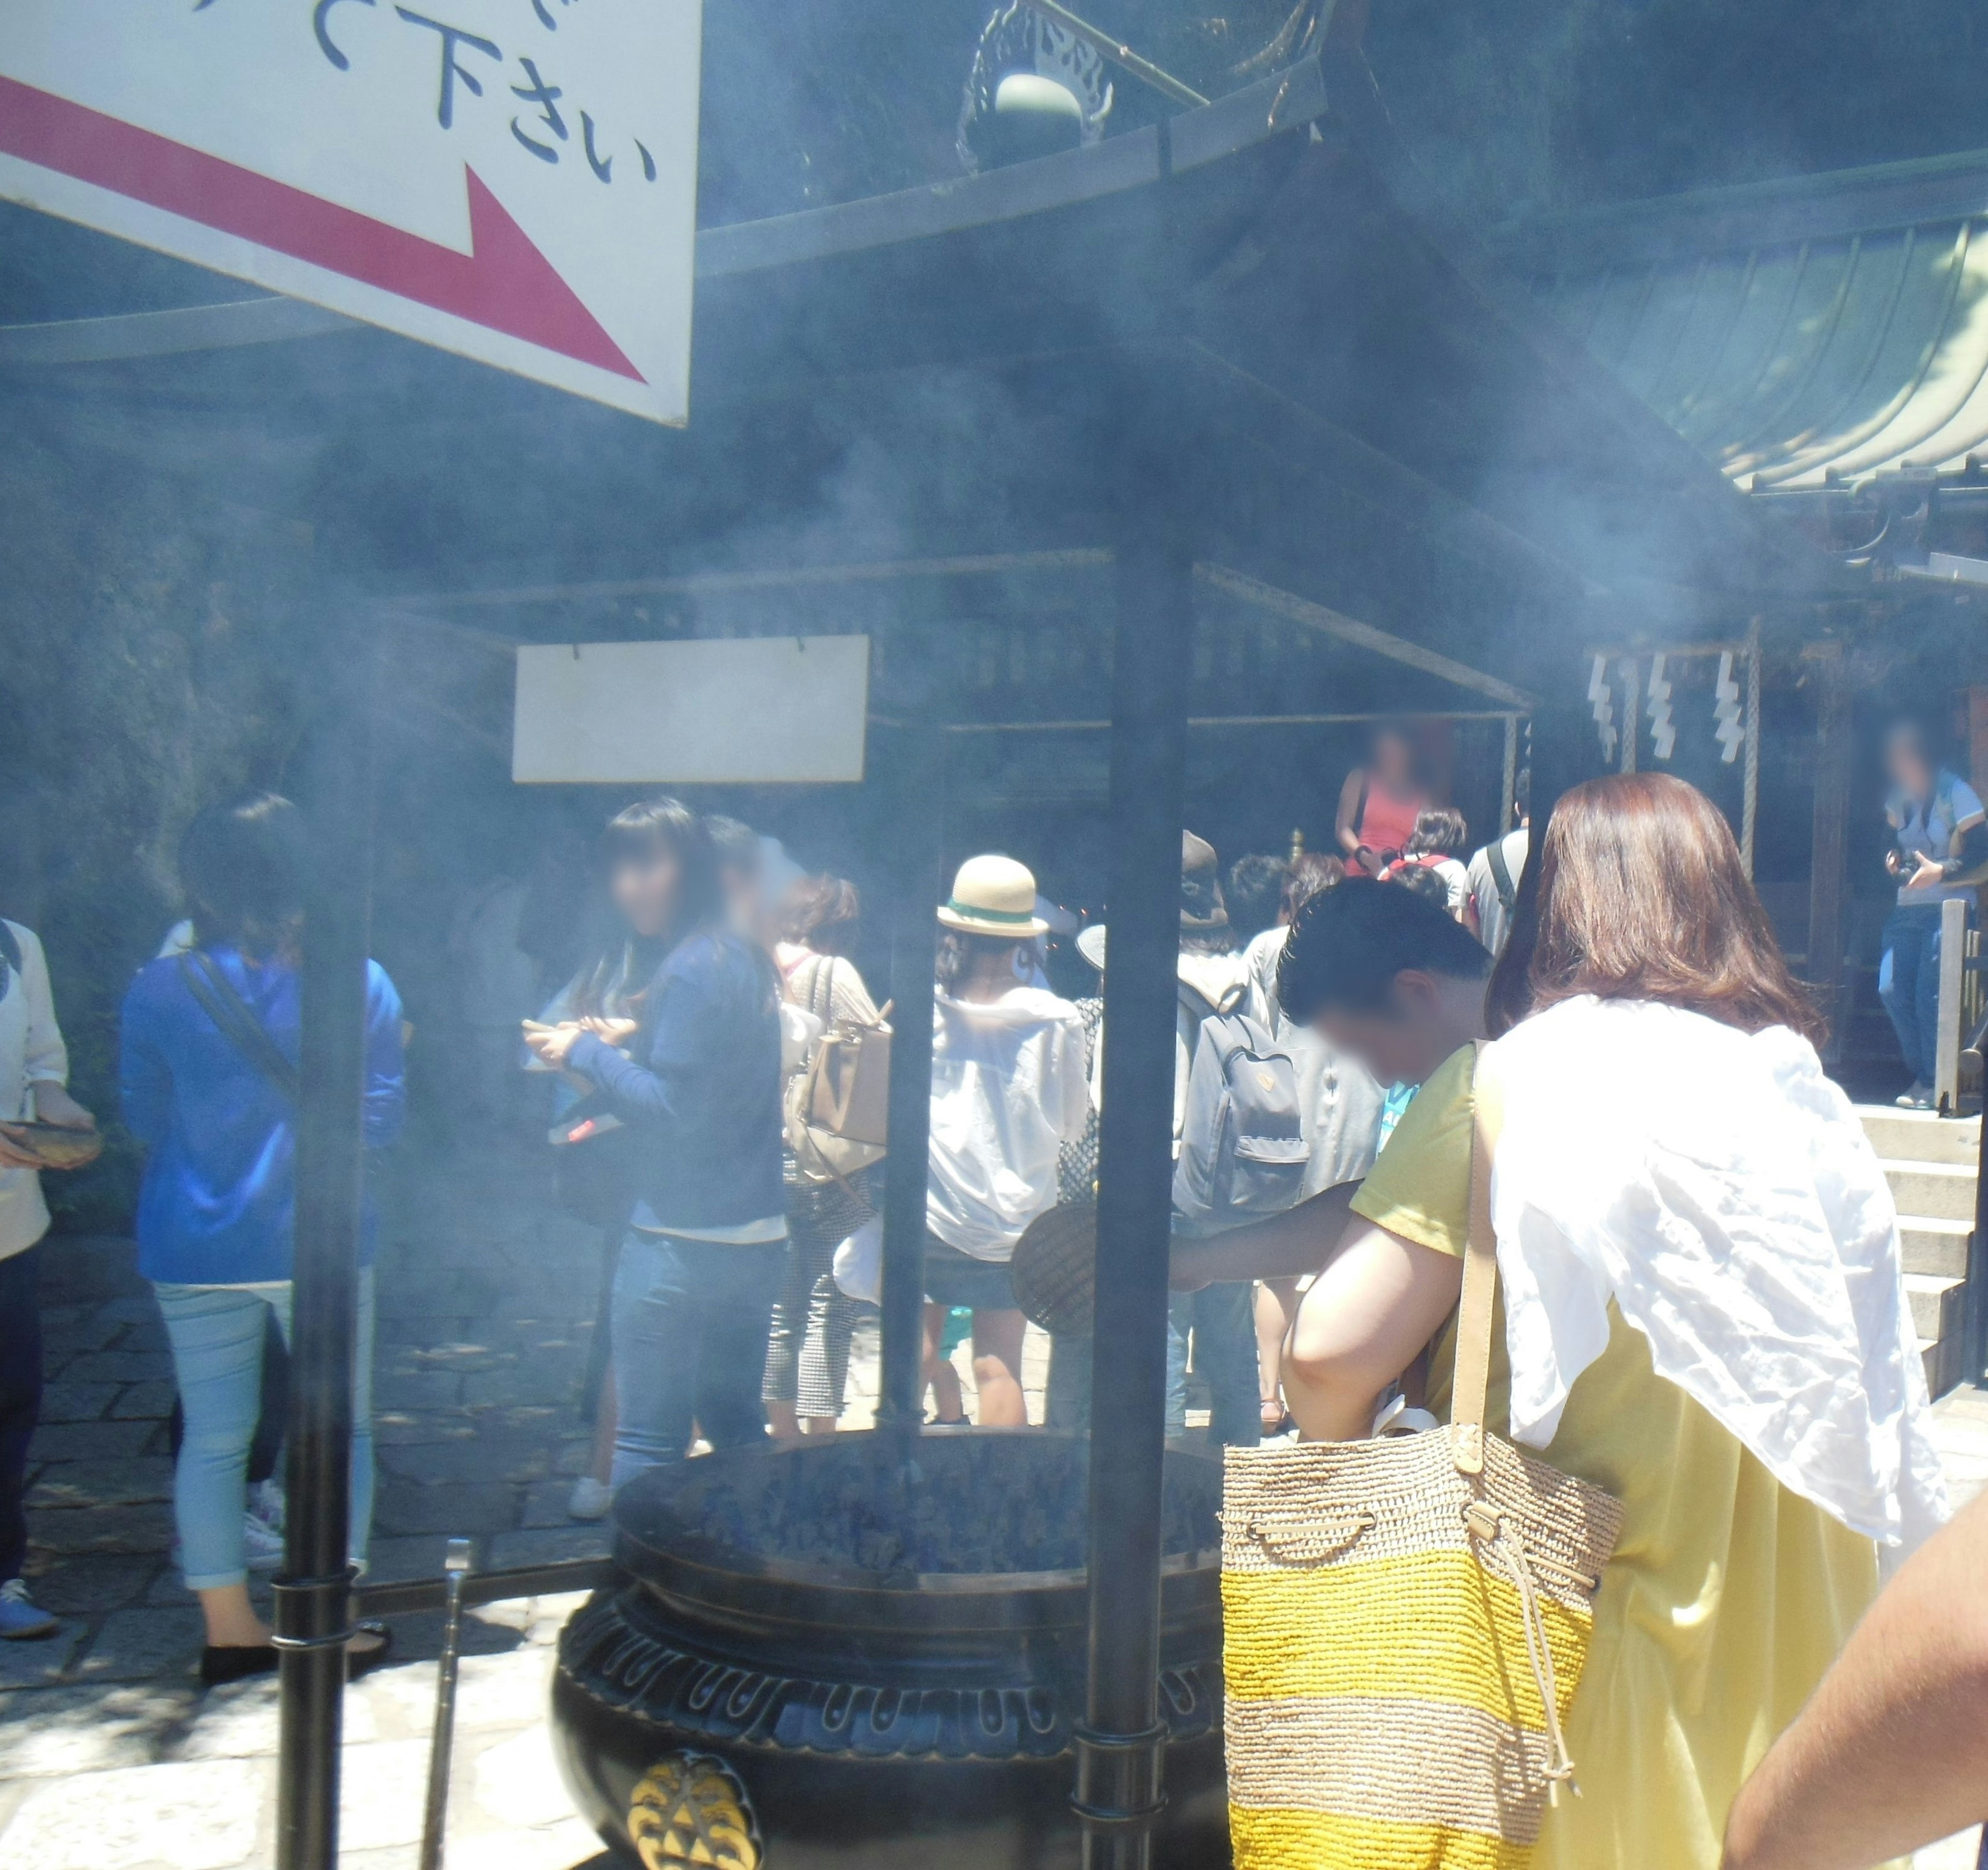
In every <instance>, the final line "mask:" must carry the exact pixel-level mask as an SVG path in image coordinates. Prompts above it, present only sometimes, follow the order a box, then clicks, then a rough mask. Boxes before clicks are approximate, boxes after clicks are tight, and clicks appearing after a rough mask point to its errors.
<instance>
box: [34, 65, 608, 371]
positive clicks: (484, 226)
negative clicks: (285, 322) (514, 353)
mask: <svg viewBox="0 0 1988 1870" xmlns="http://www.w3.org/2000/svg"><path fill="white" fill-rule="evenodd" d="M0 153H4V154H7V155H9V156H17V157H19V158H20V159H21V160H22V161H23V162H31V163H33V164H35V165H36V166H37V167H41V168H44V169H53V170H56V172H57V173H58V174H63V175H69V176H73V177H75V178H76V180H77V181H82V182H88V183H90V184H93V186H94V187H99V188H107V189H109V190H110V191H112V192H113V194H120V195H126V196H128V197H130V198H131V199H132V200H134V201H143V202H145V203H147V204H149V205H150V206H151V207H154V208H164V210H165V211H167V213H168V214H179V215H182V216H184V218H186V219H187V220H188V221H198V222H199V223H200V224H201V225H202V226H203V227H209V228H218V229H219V230H220V231H221V232H222V233H224V234H234V235H239V236H240V237H241V238H242V239H244V240H248V241H254V242H255V244H256V245H258V246H260V247H268V248H272V249H273V250H274V251H276V252H279V253H286V254H288V255H290V257H291V258H293V259H299V260H304V261H307V262H309V264H310V265H313V266H322V267H323V268H325V270H326V272H335V273H339V274H342V275H343V276H344V277H345V278H348V279H358V280H362V281H363V282H365V283H366V284H367V285H376V286H378V287H379V288H380V290H382V291H383V292H392V293H394V294H395V295H397V296H399V297H400V298H402V299H412V300H414V302H416V303H417V304H418V305H431V306H432V307H434V309H435V310H437V311H438V312H450V313H452V314H453V315H454V316H456V317H458V318H462V319H468V320H469V321H470V322H472V323H474V324H478V325H482V326H486V327H487V328H488V329H491V330H492V331H501V332H505V334H506V335H507V336H511V337H514V338H522V339H524V341H525V342H526V343H528V344H536V345H539V346H543V348H544V349H546V350H550V351H556V352H558V353H560V356H565V357H572V358H575V359H577V360H578V361H580V363H590V364H593V365H596V366H598V367H599V368H600V369H601V370H611V371H613V372H614V373H615V374H616V375H617V376H627V377H632V378H634V380H635V381H636V382H637V383H640V382H641V381H642V380H643V377H642V373H641V372H640V371H639V370H637V369H636V368H635V366H634V365H633V364H632V363H630V362H629V361H628V359H627V358H626V357H624V356H623V355H622V354H621V350H620V346H618V345H617V344H616V343H615V342H614V339H612V338H610V336H608V335H607V332H605V331H603V329H601V328H600V323H599V322H598V321H597V319H595V318H594V316H593V313H592V312H590V311H588V310H587V307H586V306H585V305H583V304H582V303H581V302H580V299H579V296H578V295H576V293H575V292H574V291H573V289H572V287H571V286H570V285H567V284H566V282H565V280H563V279H562V278H560V275H559V274H558V273H557V272H555V271H554V270H553V265H552V263H551V262H549V260H547V259H546V256H545V255H543V253H541V252H540V251H539V250H538V248H536V247H535V246H533V245H532V242H531V240H530V238H529V237H528V236H527V235H526V232H525V231H524V229H523V228H521V227H519V225H518V224H517V222H516V221H513V220H512V218H511V217H510V216H509V214H506V213H505V211H504V208H503V205H502V203H501V202H499V201H498V199H497V197H495V195H493V194H492V193H491V192H490V191H489V189H488V188H486V187H485V186H484V185H483V183H482V181H481V180H480V179H479V178H478V175H477V174H476V171H475V170H474V169H470V168H465V170H463V174H464V177H465V181H467V183H468V190H469V246H470V250H469V251H468V252H467V253H458V252H457V251H455V248H453V247H445V246H441V245H438V244H437V243H436V242H434V241H428V240H423V239H421V238H420V237H419V236H418V235H414V234H409V233H407V232H406V231H404V230H403V229H401V228H396V227H391V226H389V225H388V224H387V223H386V222H385V221H375V220H373V219H372V218H370V216H367V215H365V214H358V213H356V212H354V211H353V210H352V209H350V208H340V206H339V205H338V204H336V202H333V201H325V200H324V199H323V197H320V196H317V195H313V194H305V193H304V191H303V190H302V189H300V188H292V187H289V184H286V183H283V182H278V181H272V180H271V179H270V178H269V177H268V176H266V175H258V174H256V173H255V170H252V169H244V168H241V167H238V166H237V165H236V164H234V163H232V162H223V161H222V160H221V158H220V157H218V156H209V155H207V154H205V153H204V152H202V151H201V150H196V149H190V148H189V147H188V146H187V145H186V144H185V143H175V142H174V141H173V140H171V138H170V137H161V136H155V135H154V134H153V133H152V132H151V131H150V130H140V129H139V128H137V126H136V125H134V124H130V123H124V122H123V121H122V120H120V119H118V118H117V117H113V116H105V115H104V114H103V113H102V112H101V111H97V110H90V109H88V108H87V107H86V106H83V105H82V104H75V103H70V102H69V100H68V99H66V98H63V97H57V96H55V95H54V94H53V93H51V92H48V91H38V90H36V89H35V88H34V87H33V86H31V85H25V84H20V83H16V82H15V80H14V79H11V78H0Z"/></svg>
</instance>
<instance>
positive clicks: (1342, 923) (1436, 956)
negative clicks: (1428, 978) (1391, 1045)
mask: <svg viewBox="0 0 1988 1870" xmlns="http://www.w3.org/2000/svg"><path fill="white" fill-rule="evenodd" d="M1408 968H1420V969H1422V970H1424V971H1425V972H1427V973H1429V974H1443V975H1446V976H1447V977H1449V978H1450V979H1451V980H1453V981H1481V980H1483V978H1484V977H1485V976H1486V974H1489V972H1490V970H1491V957H1490V956H1489V954H1486V952H1485V951H1484V950H1483V947H1481V946H1480V945H1479V943H1478V941H1477V940H1476V937H1473V936H1472V935H1471V934H1470V933H1469V931H1468V930H1466V929H1465V928H1464V927H1462V925H1461V924H1460V923H1457V922H1456V921H1455V920H1452V918H1451V916H1449V914H1448V913H1447V912H1446V911H1445V910H1442V909H1440V908H1439V907H1438V906H1436V905H1435V903H1429V902H1425V901H1424V900H1422V897H1421V896H1419V895H1418V893H1416V892H1415V891H1414V890H1412V889H1399V888H1398V887H1396V886H1394V885H1392V884H1389V883H1374V882H1373V881H1372V880H1371V879H1368V878H1366V877H1358V876H1349V877H1348V878H1347V879H1346V880H1345V882H1344V883H1341V885H1340V886H1339V887H1338V888H1337V889H1327V890H1325V891H1323V892H1322V893H1320V894H1319V895H1317V896H1313V898H1312V900H1310V902H1309V903H1306V904H1305V906H1304V907H1303V908H1302V909H1301V910H1299V911H1298V916H1297V920H1296V921H1295V922H1293V923H1292V924H1291V932H1290V934H1289V935H1287V936H1286V937H1285V938H1284V952H1283V957H1282V958H1281V959H1280V960H1279V961H1278V963H1277V998H1278V1001H1279V1002H1280V1004H1282V1006H1283V1010H1284V1011H1285V1013H1286V1014H1287V1015H1288V1016H1289V1017H1290V1018H1292V1019H1293V1020H1295V1021H1297V1022H1298V1023H1299V1024H1304V1023H1305V1022H1306V1021H1308V1020H1310V1019H1313V1018H1315V1017H1316V1016H1317V1014H1319V1013H1320V1012H1321V1011H1324V1009H1325V1008H1328V1007H1334V1008H1344V1009H1345V1010H1346V1011H1349V1012H1375V1011H1379V1010H1380V1009H1381V1008H1384V1007H1385V1006H1386V1005H1387V1004H1388V994H1389V992H1390V991H1391V988H1392V987H1393V986H1394V983H1395V975H1397V974H1400V973H1401V972H1403V971H1404V970H1406V969H1408Z"/></svg>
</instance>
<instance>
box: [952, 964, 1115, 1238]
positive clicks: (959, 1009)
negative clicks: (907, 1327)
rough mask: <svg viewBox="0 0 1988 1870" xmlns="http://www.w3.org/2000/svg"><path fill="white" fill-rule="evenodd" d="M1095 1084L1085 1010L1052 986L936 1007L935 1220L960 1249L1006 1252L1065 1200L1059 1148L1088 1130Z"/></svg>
mask: <svg viewBox="0 0 1988 1870" xmlns="http://www.w3.org/2000/svg"><path fill="white" fill-rule="evenodd" d="M1089 1114H1090V1089H1089V1087H1088V1085H1087V1084H1086V1083H1085V1082H1084V1020H1083V1018H1082V1016H1081V1015H1080V1014H1079V1013H1078V1011H1077V1008H1074V1007H1073V1006H1072V1005H1071V1004H1070V1002H1069V1001H1067V1000H1060V999H1058V998H1057V996H1056V995H1055V994H1051V993H1046V992H1045V991H1043V990H1042V989H1041V988H1040V987H1016V988H1014V989H1013V990H1012V991H1009V992H1008V993H1006V994H1002V997H1000V998H999V1000H995V1001H986V1002H981V1001H965V1000H955V999H954V998H953V997H952V996H951V995H950V994H945V993H943V992H942V993H939V994H935V996H934V997H933V1005H932V1088H931V1159H930V1160H931V1172H930V1174H929V1175H928V1178H927V1180H926V1184H925V1220H926V1224H927V1225H928V1227H930V1228H931V1230H932V1232H933V1233H935V1234H937V1235H938V1237H939V1238H940V1239H941V1240H943V1241H945V1244H947V1245H948V1247H956V1248H958V1251H960V1252H962V1253H964V1254H971V1255H972V1257H974V1258H975V1259H976V1260H992V1261H1006V1259H1008V1258H1009V1256H1010V1255H1011V1254H1013V1252H1014V1251H1015V1243H1016V1241H1017V1240H1019V1239H1020V1238H1021V1237H1022V1232H1023V1229H1024V1228H1025V1227H1027V1226H1028V1224H1029V1222H1030V1221H1032V1220H1034V1219H1035V1218H1036V1216H1037V1215H1038V1214H1040V1213H1043V1211H1044V1210H1046V1209H1048V1208H1050V1207H1054V1206H1055V1205H1056V1198H1057V1156H1058V1154H1059V1153H1060V1151H1061V1149H1062V1148H1063V1145H1064V1144H1065V1143H1074V1142H1075V1141H1076V1140H1077V1138H1078V1137H1079V1136H1082V1135H1083V1133H1084V1124H1085V1122H1086V1121H1087V1118H1088V1116H1089Z"/></svg>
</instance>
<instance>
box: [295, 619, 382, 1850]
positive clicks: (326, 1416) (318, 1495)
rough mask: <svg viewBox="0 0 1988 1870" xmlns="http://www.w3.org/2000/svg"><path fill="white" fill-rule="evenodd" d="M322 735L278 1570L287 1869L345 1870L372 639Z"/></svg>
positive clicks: (308, 909) (308, 924)
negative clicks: (285, 1496)
mask: <svg viewBox="0 0 1988 1870" xmlns="http://www.w3.org/2000/svg"><path fill="white" fill-rule="evenodd" d="M343 646H344V647H345V648H347V650H348V651H350V652H353V653H351V654H350V656H349V658H348V660H347V661H346V663H345V665H344V670H345V673H346V676H347V680H344V681H343V682H341V683H340V686H339V687H338V688H337V689H336V690H334V691H333V694H334V699H333V706H332V707H330V709H329V710H328V711H327V717H326V720H325V721H324V722H323V730H322V731H321V732H320V735H319V736H318V740H317V746H316V757H315V758H314V760H313V765H312V768H311V771H310V774H309V778H310V785H309V793H308V796H307V798H306V801H305V803H306V805H307V806H308V808H309V822H310V827H311V840H312V875H311V878H310V882H309V893H308V895H307V897H306V905H305V916H304V943H303V947H304V952H303V1059H302V1071H301V1074H300V1075H301V1078H302V1093H301V1098H300V1101H299V1109H298V1112H297V1161H296V1284H295V1287H294V1291H293V1302H294V1307H295V1310H294V1314H293V1324H292V1339H291V1359H290V1416H289V1476H288V1488H289V1524H288V1531H287V1535H286V1540H285V1544H284V1552H283V1561H284V1565H283V1575H282V1576H281V1577H279V1578H278V1579H277V1580H276V1643H277V1646H278V1647H279V1649H280V1650H281V1652H282V1679H281V1683H280V1692H279V1706H280V1711H281V1716H282V1740H281V1750H280V1754H279V1762H278V1777H277V1808H276V1863H277V1866H278V1870H335V1866H336V1863H337V1861H338V1777H339V1775H338V1767H339V1743H340V1722H341V1715H342V1712H343V1706H342V1704H343V1699H344V1693H345V1637H346V1635H347V1633H348V1629H349V1624H348V1619H349V1601H350V1582H351V1578H350V1569H349V1568H348V1565H347V1538H348V1533H349V1523H350V1471H351V1455H352V1351H353V1324H354V1312H355V1308H356V1305H357V1278H358V1270H357V1269H358V1248H359V1218H360V1176H361V1173H362V1157H363V1149H364V1135H363V1097H364V1092H365V1072H366V960H367V942H368V933H369V927H370V921H371V914H372V873H373V798H374V780H373V760H372V734H371V716H372V707H371V700H372V695H371V685H370V673H371V670H372V666H373V657H372V653H371V650H370V645H368V644H365V643H352V642H350V640H347V641H346V642H345V643H344V644H343Z"/></svg>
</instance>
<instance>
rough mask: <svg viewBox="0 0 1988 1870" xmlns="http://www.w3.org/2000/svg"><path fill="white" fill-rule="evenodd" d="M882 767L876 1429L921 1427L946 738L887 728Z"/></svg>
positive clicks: (922, 730) (928, 731)
mask: <svg viewBox="0 0 1988 1870" xmlns="http://www.w3.org/2000/svg"><path fill="white" fill-rule="evenodd" d="M886 745H887V749H888V751H887V756H886V759H885V761H884V774H883V778H884V785H885V788H887V791H886V798H887V810H886V817H887V822H888V823H889V824H890V825H891V836H892V839H894V842H896V844H897V846H898V851H899V853H900V857H901V866H900V868H899V869H898V874H897V876H895V877H894V879H892V881H893V889H892V892H891V894H892V899H893V900H892V903H891V1002H892V1011H891V1111H890V1129H891V1151H890V1154H889V1156H887V1158H886V1159H885V1162H884V1294H883V1307H882V1309H883V1314H884V1318H883V1339H884V1345H883V1349H884V1368H883V1373H882V1378H881V1384H880V1386H879V1394H878V1396H877V1426H879V1427H889V1428H894V1429H898V1430H902V1431H904V1432H905V1433H915V1432H916V1431H917V1429H918V1425H919V1424H920V1423H921V1422H922V1421H923V1419H924V1416H925V1410H924V1407H923V1397H922V1392H923V1390H924V1389H925V1385H924V1383H923V1382H922V1381H921V1378H920V1365H921V1363H922V1362H923V1360H924V1354H925V1331H924V1317H925V1162H926V1158H927V1156H928V1145H929V1140H930V1138H931V1053H932V963H933V960H934V957H935V954H936V951H937V949H938V920H937V918H936V917H935V915H934V913H933V912H934V911H935V910H936V909H937V908H938V904H939V902H940V900H941V896H942V892H943V889H944V883H945V879H943V878H942V876H941V875H940V874H939V873H940V869H941V866H942V863H943V862H944V860H945V734H944V733H943V731H941V730H940V729H938V728H937V727H907V728H904V729H902V730H900V731H894V732H893V733H892V734H891V736H890V738H889V740H888V741H887V743H886Z"/></svg>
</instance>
